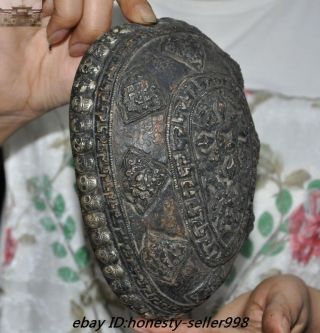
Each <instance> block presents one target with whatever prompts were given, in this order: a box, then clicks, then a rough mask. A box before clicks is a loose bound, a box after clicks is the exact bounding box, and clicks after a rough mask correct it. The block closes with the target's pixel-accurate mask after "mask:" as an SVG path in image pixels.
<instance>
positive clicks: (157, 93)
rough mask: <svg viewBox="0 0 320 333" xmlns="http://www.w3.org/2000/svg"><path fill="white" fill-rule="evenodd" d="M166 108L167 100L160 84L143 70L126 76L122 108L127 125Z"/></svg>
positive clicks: (122, 94) (122, 92)
mask: <svg viewBox="0 0 320 333" xmlns="http://www.w3.org/2000/svg"><path fill="white" fill-rule="evenodd" d="M164 107H165V100H164V98H163V95H162V92H161V90H160V88H159V87H158V84H157V83H156V82H155V80H153V79H151V78H150V77H148V76H147V75H146V73H145V71H143V69H139V68H135V69H133V70H131V72H130V73H128V74H126V76H125V78H124V82H123V83H122V89H121V106H120V108H121V109H122V115H123V119H124V122H125V123H126V124H128V123H131V122H133V121H136V120H138V119H141V118H143V117H145V116H146V115H148V114H150V113H154V112H157V111H160V110H162V109H163V108H164Z"/></svg>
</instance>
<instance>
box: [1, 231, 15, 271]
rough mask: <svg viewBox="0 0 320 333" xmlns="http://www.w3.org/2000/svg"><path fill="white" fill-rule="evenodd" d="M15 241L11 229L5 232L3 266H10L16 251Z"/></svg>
mask: <svg viewBox="0 0 320 333" xmlns="http://www.w3.org/2000/svg"><path fill="white" fill-rule="evenodd" d="M17 244H18V242H17V240H16V239H15V238H14V237H13V235H12V228H7V229H6V230H5V241H4V261H3V265H5V266H7V265H10V264H11V262H12V260H13V258H14V255H15V253H16V250H17Z"/></svg>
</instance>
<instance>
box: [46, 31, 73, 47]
mask: <svg viewBox="0 0 320 333" xmlns="http://www.w3.org/2000/svg"><path fill="white" fill-rule="evenodd" d="M69 32H70V30H69V29H61V30H58V31H55V32H53V33H52V34H51V35H50V36H48V42H49V44H50V45H54V44H57V43H59V42H61V41H63V40H64V39H65V38H66V37H67V36H68V34H69Z"/></svg>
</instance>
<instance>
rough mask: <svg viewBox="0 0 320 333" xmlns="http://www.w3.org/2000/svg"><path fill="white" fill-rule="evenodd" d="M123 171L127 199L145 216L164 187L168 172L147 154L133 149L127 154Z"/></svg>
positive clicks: (123, 184)
mask: <svg viewBox="0 0 320 333" xmlns="http://www.w3.org/2000/svg"><path fill="white" fill-rule="evenodd" d="M123 169H124V170H123V173H124V181H123V183H122V186H123V188H124V194H125V196H126V199H127V200H128V201H129V202H130V203H132V204H133V205H134V208H135V210H136V211H137V212H138V213H139V214H140V215H143V214H144V213H145V211H146V210H147V209H148V208H149V207H150V206H151V205H152V203H153V202H154V201H155V199H156V198H157V195H158V194H159V192H160V190H161V189H162V188H163V187H164V185H165V182H166V180H167V177H168V174H167V171H166V170H165V168H164V166H162V165H161V164H160V163H158V162H156V161H153V160H152V159H151V158H149V157H148V156H147V154H145V153H143V152H141V151H139V150H137V149H132V148H131V149H129V150H128V151H127V153H126V154H125V157H124V161H123Z"/></svg>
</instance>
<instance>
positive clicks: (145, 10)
mask: <svg viewBox="0 0 320 333" xmlns="http://www.w3.org/2000/svg"><path fill="white" fill-rule="evenodd" d="M136 10H137V13H139V14H140V18H141V20H142V22H143V23H146V24H151V23H156V22H157V18H156V16H155V15H154V12H153V10H152V8H151V7H150V6H149V5H142V4H139V5H138V6H137V8H136Z"/></svg>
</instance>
